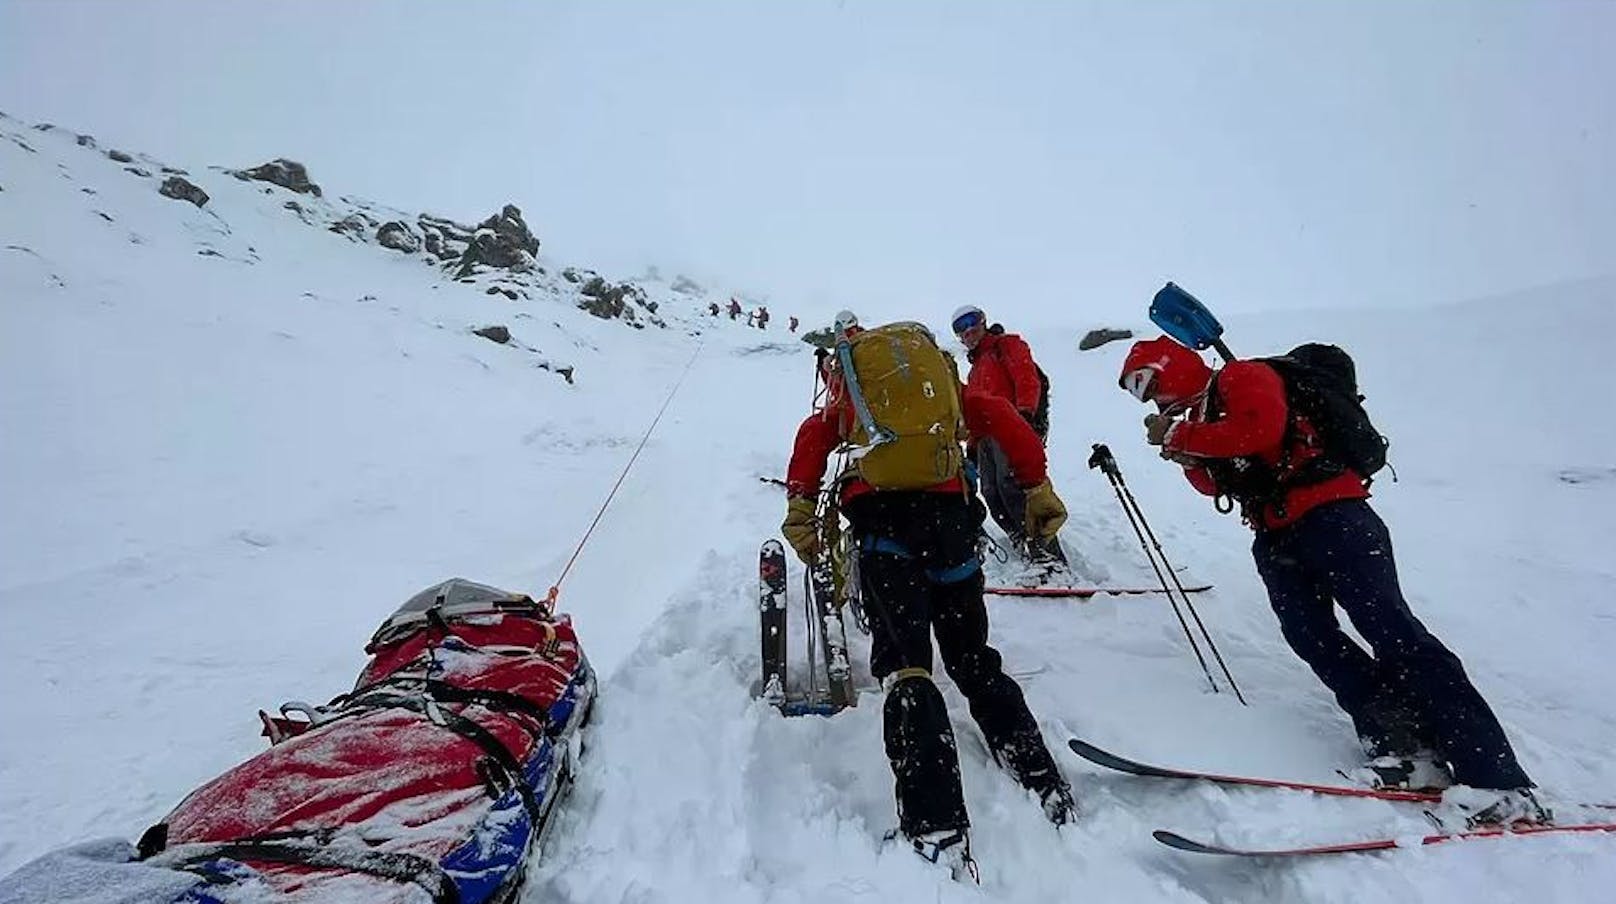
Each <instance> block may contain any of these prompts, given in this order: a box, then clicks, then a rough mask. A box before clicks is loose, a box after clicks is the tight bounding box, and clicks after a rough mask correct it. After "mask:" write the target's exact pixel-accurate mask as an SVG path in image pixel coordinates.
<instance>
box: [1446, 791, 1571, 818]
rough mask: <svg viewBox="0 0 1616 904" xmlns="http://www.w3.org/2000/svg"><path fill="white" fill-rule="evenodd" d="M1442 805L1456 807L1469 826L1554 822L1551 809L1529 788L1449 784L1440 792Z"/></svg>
mask: <svg viewBox="0 0 1616 904" xmlns="http://www.w3.org/2000/svg"><path fill="white" fill-rule="evenodd" d="M1442 807H1443V808H1444V809H1452V810H1454V811H1457V812H1458V814H1459V815H1460V816H1462V817H1463V818H1464V824H1465V825H1466V826H1467V827H1469V828H1472V829H1480V828H1488V827H1493V826H1497V827H1499V828H1510V827H1512V826H1547V825H1553V824H1554V812H1553V811H1552V810H1550V809H1549V808H1548V807H1545V806H1543V804H1542V803H1541V802H1539V801H1538V799H1537V795H1536V794H1533V793H1532V789H1531V788H1508V789H1503V790H1500V789H1497V788H1467V787H1465V786H1463V785H1460V786H1457V787H1453V788H1449V789H1448V790H1447V791H1446V792H1444V793H1443V795H1442Z"/></svg>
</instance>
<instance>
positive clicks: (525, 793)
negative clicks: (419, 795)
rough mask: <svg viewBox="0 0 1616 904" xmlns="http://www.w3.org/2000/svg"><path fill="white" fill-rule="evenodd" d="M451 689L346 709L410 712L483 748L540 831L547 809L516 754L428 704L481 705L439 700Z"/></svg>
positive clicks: (382, 697)
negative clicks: (532, 786)
mask: <svg viewBox="0 0 1616 904" xmlns="http://www.w3.org/2000/svg"><path fill="white" fill-rule="evenodd" d="M450 687H451V685H447V684H443V683H442V682H436V681H429V682H427V686H426V688H425V690H424V692H423V693H420V694H407V693H389V692H387V691H384V690H378V691H375V692H371V693H366V694H363V695H360V696H356V697H353V698H351V699H350V701H349V703H348V705H347V706H346V707H345V709H348V710H349V711H352V712H363V711H368V710H381V709H404V710H409V711H410V712H413V713H418V714H420V715H422V716H425V717H426V718H427V720H428V721H430V722H432V723H433V724H434V725H439V726H442V727H443V728H445V729H447V730H449V731H452V732H454V733H455V734H457V735H459V736H460V737H462V738H465V739H466V740H468V741H470V742H472V743H473V744H476V745H477V746H478V747H480V748H482V751H483V753H486V754H487V755H488V758H489V759H491V760H493V762H494V764H495V765H497V766H498V767H499V769H500V771H501V773H502V775H501V776H500V778H502V779H504V781H503V782H500V783H499V784H504V785H505V787H506V788H514V789H515V790H516V793H517V796H518V797H520V798H521V799H522V809H524V810H526V811H527V815H528V818H529V819H531V820H532V821H533V826H534V828H535V829H537V827H538V826H539V825H540V823H542V822H543V819H544V808H543V807H542V806H540V805H539V799H538V798H537V797H536V796H535V795H534V794H533V789H532V788H530V787H528V784H527V781H526V780H525V779H524V778H523V775H522V764H521V762H520V761H518V760H517V759H516V754H514V753H512V752H511V750H510V748H509V747H506V746H505V743H504V742H503V741H501V740H500V739H499V738H498V737H497V736H495V735H494V733H493V732H491V731H489V730H488V729H486V728H484V727H482V726H481V725H478V724H477V723H476V722H473V721H472V720H470V719H468V718H466V717H465V716H461V715H457V714H455V713H451V712H445V711H443V710H438V709H436V708H435V707H429V706H428V701H429V700H430V701H431V702H432V703H434V704H435V703H440V702H441V703H457V702H479V703H480V702H482V701H480V700H477V701H472V700H469V699H466V700H455V699H451V697H452V696H453V695H443V696H440V694H441V693H442V691H443V688H450ZM452 690H453V691H455V692H457V693H464V694H466V695H478V696H481V695H485V694H488V695H500V696H504V697H515V696H516V695H515V694H503V695H502V694H501V692H499V691H469V690H465V689H463V688H452ZM524 702H525V701H524ZM529 705H531V704H529ZM490 708H491V709H492V708H494V707H492V706H491V707H490ZM544 724H548V719H546V720H545V722H544ZM481 772H482V770H479V773H481ZM484 778H485V784H488V783H487V781H486V779H487V776H486V775H484ZM504 790H505V788H497V787H493V786H492V785H491V786H490V787H489V788H488V791H489V796H490V797H495V796H498V794H499V793H502V792H503V791H504Z"/></svg>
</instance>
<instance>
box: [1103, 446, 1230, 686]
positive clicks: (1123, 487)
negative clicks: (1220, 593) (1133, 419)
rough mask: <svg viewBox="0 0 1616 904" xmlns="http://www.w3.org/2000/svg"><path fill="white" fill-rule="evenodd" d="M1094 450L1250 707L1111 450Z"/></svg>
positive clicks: (1207, 644) (1222, 667)
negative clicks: (1100, 457)
mask: <svg viewBox="0 0 1616 904" xmlns="http://www.w3.org/2000/svg"><path fill="white" fill-rule="evenodd" d="M1094 448H1095V451H1094V454H1095V456H1096V457H1099V456H1100V452H1101V450H1104V453H1105V454H1104V457H1105V459H1106V460H1108V461H1109V462H1110V466H1111V472H1109V473H1112V474H1114V475H1115V479H1116V485H1117V488H1118V490H1119V491H1120V492H1121V493H1122V494H1123V495H1124V496H1126V497H1127V501H1128V503H1130V504H1132V506H1133V508H1134V511H1135V512H1137V513H1138V515H1139V524H1140V525H1141V526H1142V527H1144V529H1145V535H1146V536H1148V537H1150V542H1151V545H1153V546H1154V547H1155V548H1156V555H1157V556H1159V557H1160V558H1161V562H1162V565H1163V566H1165V567H1166V569H1167V573H1168V574H1170V575H1172V576H1173V585H1174V586H1176V587H1177V588H1178V592H1179V594H1180V595H1181V596H1183V597H1184V607H1185V608H1186V609H1188V610H1190V617H1191V618H1193V619H1195V627H1196V628H1198V629H1200V632H1201V636H1202V637H1203V638H1205V639H1206V646H1207V648H1208V649H1210V650H1211V651H1212V658H1214V659H1216V660H1217V661H1218V668H1219V669H1220V670H1222V672H1223V677H1224V678H1226V679H1228V682H1229V688H1230V689H1231V690H1233V691H1234V696H1235V699H1237V700H1239V701H1240V703H1241V705H1242V706H1250V705H1251V704H1250V703H1247V702H1246V695H1245V694H1242V693H1241V692H1240V685H1238V684H1236V683H1235V680H1234V675H1233V674H1232V673H1231V672H1230V671H1229V665H1228V663H1226V662H1224V661H1223V654H1222V653H1221V652H1219V651H1218V645H1217V644H1216V643H1214V642H1213V640H1212V634H1211V632H1209V631H1207V629H1206V623H1205V622H1203V621H1201V613H1199V612H1197V611H1196V610H1195V604H1194V603H1193V602H1191V601H1190V595H1189V593H1188V592H1187V591H1185V590H1184V582H1183V581H1181V580H1179V578H1178V572H1176V571H1174V570H1173V564H1172V563H1171V562H1169V561H1167V552H1166V550H1164V549H1162V545H1161V541H1160V540H1158V539H1156V532H1155V531H1153V530H1151V529H1150V522H1149V521H1148V520H1146V519H1145V512H1144V510H1143V509H1141V508H1139V502H1138V500H1136V499H1134V498H1133V493H1132V492H1131V491H1129V489H1128V482H1127V481H1126V480H1124V479H1123V477H1122V470H1121V469H1120V468H1118V467H1117V460H1116V458H1115V457H1113V456H1112V455H1111V450H1110V449H1108V448H1106V447H1105V445H1104V444H1098V445H1096V446H1095V447H1094ZM1162 589H1163V591H1165V590H1166V588H1165V587H1164V588H1162ZM1203 665H1204V663H1203Z"/></svg>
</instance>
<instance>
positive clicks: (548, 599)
mask: <svg viewBox="0 0 1616 904" xmlns="http://www.w3.org/2000/svg"><path fill="white" fill-rule="evenodd" d="M699 354H701V343H700V342H697V343H696V350H695V351H693V352H691V353H690V360H689V361H687V362H685V369H684V371H682V372H681V373H680V374H679V379H677V380H675V381H674V383H673V388H672V389H670V390H668V397H667V398H666V399H664V400H663V401H662V407H661V408H660V409H658V410H657V413H656V417H654V418H652V419H651V426H649V427H647V428H645V435H644V436H642V437H640V444H639V445H638V446H636V447H635V449H634V454H633V455H631V456H629V459H628V464H626V465H624V466H623V473H621V474H619V475H617V482H616V483H614V484H612V488H611V490H610V491H609V492H608V493H607V494H606V500H605V501H604V502H602V503H601V504H600V511H598V512H596V513H595V520H593V521H591V522H589V527H588V528H586V529H585V530H584V535H583V537H582V538H580V539H579V540H578V547H577V548H576V549H574V550H573V551H572V557H571V558H569V559H567V564H566V566H565V567H563V568H562V569H561V574H560V575H558V576H557V577H556V579H555V583H554V584H551V585H550V590H549V592H548V593H546V594H545V595H544V602H545V605H546V606H548V607H551V608H552V609H553V608H554V606H555V602H556V599H557V598H558V597H559V596H560V595H561V582H562V581H565V580H566V579H567V573H568V572H570V571H572V566H573V563H574V562H577V561H578V554H579V553H581V552H583V551H584V545H585V544H587V543H588V542H589V537H590V535H591V534H593V533H594V532H595V527H596V525H598V524H600V519H601V517H602V516H604V515H605V514H606V508H607V506H609V505H611V504H612V498H613V497H615V496H616V495H617V490H618V489H619V488H620V487H622V485H623V481H624V480H625V479H627V477H628V472H629V471H630V470H632V469H633V468H634V463H635V462H636V461H638V460H639V458H640V453H641V452H643V451H645V444H646V443H648V442H650V441H651V434H652V433H654V432H656V428H657V424H659V423H661V422H662V415H664V414H666V413H667V412H668V406H669V405H671V404H672V403H673V397H674V396H675V395H677V394H678V393H679V387H680V386H683V385H684V382H685V377H688V376H690V369H691V368H692V367H694V366H695V364H696V356H697V355H699Z"/></svg>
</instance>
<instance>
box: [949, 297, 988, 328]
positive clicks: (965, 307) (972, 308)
mask: <svg viewBox="0 0 1616 904" xmlns="http://www.w3.org/2000/svg"><path fill="white" fill-rule="evenodd" d="M961 320H974V321H976V322H979V323H987V320H988V315H986V314H984V313H982V309H981V308H979V307H977V306H976V305H974V304H962V305H960V306H959V307H957V308H955V309H954V316H952V317H950V318H948V324H949V326H950V327H952V328H953V330H954V332H956V333H960V332H963V331H964V328H962V327H961V326H960V321H961ZM966 326H967V327H970V326H975V323H967V324H966Z"/></svg>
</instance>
